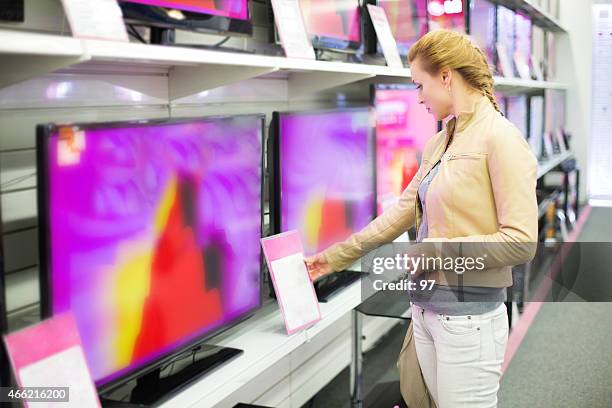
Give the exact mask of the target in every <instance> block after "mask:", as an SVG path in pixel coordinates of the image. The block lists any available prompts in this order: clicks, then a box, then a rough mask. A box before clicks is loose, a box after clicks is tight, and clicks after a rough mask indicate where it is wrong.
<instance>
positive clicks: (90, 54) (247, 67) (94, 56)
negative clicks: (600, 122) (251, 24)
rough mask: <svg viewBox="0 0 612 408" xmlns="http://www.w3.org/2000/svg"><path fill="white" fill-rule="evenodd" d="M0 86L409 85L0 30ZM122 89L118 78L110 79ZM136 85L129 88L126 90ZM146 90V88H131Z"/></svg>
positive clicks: (255, 60)
mask: <svg viewBox="0 0 612 408" xmlns="http://www.w3.org/2000/svg"><path fill="white" fill-rule="evenodd" d="M0 38H3V41H2V43H1V44H0V55H1V56H2V60H3V62H4V63H3V64H2V65H1V66H0V88H1V87H6V86H10V85H13V84H16V83H19V82H22V81H25V80H28V79H32V78H35V77H38V76H41V75H44V74H47V73H52V72H56V71H59V70H62V69H67V68H71V69H76V70H77V71H78V69H80V68H81V69H84V70H85V69H87V67H90V68H91V66H95V67H96V68H97V69H99V70H112V71H113V73H115V74H120V73H122V71H125V72H131V73H133V72H134V71H138V70H143V71H144V70H147V69H151V67H155V68H160V67H162V68H165V69H166V70H167V74H168V79H169V81H168V83H169V84H168V92H167V94H166V93H165V92H164V94H163V95H151V96H154V97H158V98H163V99H166V98H167V99H168V100H169V101H174V100H176V99H180V98H183V97H187V96H191V95H195V94H198V93H200V92H203V91H206V90H209V89H214V88H217V87H220V86H224V85H230V84H232V83H236V82H240V81H243V80H247V79H251V78H256V77H261V76H265V75H270V74H274V75H279V74H280V75H283V76H284V77H285V78H286V79H287V81H288V97H289V99H292V98H298V97H302V96H306V95H309V94H313V93H316V92H320V91H324V90H327V89H333V88H335V87H338V86H342V85H347V84H350V83H354V82H359V81H364V80H367V81H370V82H389V83H398V82H399V83H401V82H410V80H411V77H410V69H408V68H390V67H387V66H383V65H367V64H355V63H343V62H330V61H315V60H301V59H294V58H285V57H274V56H265V55H255V54H243V53H232V52H223V51H211V50H201V49H195V48H186V47H170V46H159V45H148V44H139V43H121V42H113V41H100V40H79V39H75V38H71V37H64V36H58V35H48V34H37V33H28V32H23V31H12V30H0ZM116 77H117V80H118V81H121V85H122V86H126V84H125V83H124V81H123V80H122V78H121V75H116ZM495 82H496V85H497V86H498V87H499V89H500V90H501V91H517V90H519V91H520V90H530V89H534V90H536V89H565V88H566V86H565V85H564V84H560V83H554V82H544V81H531V80H522V79H518V78H501V77H496V78H495ZM136 86H138V85H136V84H134V85H132V87H136ZM136 90H140V91H144V92H151V90H150V89H136Z"/></svg>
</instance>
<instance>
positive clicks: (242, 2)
mask: <svg viewBox="0 0 612 408" xmlns="http://www.w3.org/2000/svg"><path fill="white" fill-rule="evenodd" d="M119 4H120V5H121V8H122V11H123V16H124V18H125V19H126V20H127V21H128V22H137V23H144V24H148V25H151V26H156V27H162V28H180V29H189V30H205V31H214V32H221V33H235V34H248V35H250V34H252V30H253V27H252V24H251V14H250V12H249V3H248V0H119Z"/></svg>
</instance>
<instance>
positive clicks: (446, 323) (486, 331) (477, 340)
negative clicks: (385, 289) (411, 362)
mask: <svg viewBox="0 0 612 408" xmlns="http://www.w3.org/2000/svg"><path fill="white" fill-rule="evenodd" d="M412 321H413V324H414V340H415V346H416V352H417V357H418V359H419V364H420V366H421V371H422V372H423V377H424V379H425V383H426V384H427V388H428V389H429V392H430V393H431V395H432V397H433V399H434V400H435V402H436V405H437V406H438V408H456V407H470V408H475V407H483V408H484V407H487V408H489V407H496V406H497V391H498V390H499V380H500V378H501V366H502V362H503V359H504V354H505V352H506V345H507V343H508V315H507V312H506V305H505V304H503V303H502V305H501V306H500V307H498V308H497V309H495V310H493V311H491V312H487V313H484V314H481V315H471V316H467V315H466V316H446V315H441V314H436V313H433V312H432V311H429V310H424V309H423V308H421V307H419V306H417V305H415V304H413V305H412Z"/></svg>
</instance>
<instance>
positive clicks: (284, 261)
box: [271, 253, 319, 330]
mask: <svg viewBox="0 0 612 408" xmlns="http://www.w3.org/2000/svg"><path fill="white" fill-rule="evenodd" d="M271 266H272V270H273V273H274V280H275V282H276V290H277V293H276V296H277V297H278V299H279V300H280V301H281V302H282V305H283V312H284V314H285V323H286V325H287V329H288V330H293V329H295V328H298V327H301V326H304V325H305V324H308V323H310V322H312V321H314V320H317V319H318V318H319V308H318V300H317V298H316V296H315V294H314V290H313V286H312V281H311V280H310V277H309V275H308V270H307V269H306V265H305V264H304V256H303V255H302V254H301V253H297V254H294V255H290V256H286V257H284V258H280V259H277V260H275V261H272V262H271Z"/></svg>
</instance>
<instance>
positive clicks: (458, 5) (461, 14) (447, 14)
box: [427, 0, 466, 33]
mask: <svg viewBox="0 0 612 408" xmlns="http://www.w3.org/2000/svg"><path fill="white" fill-rule="evenodd" d="M465 4H466V1H465V0H427V13H428V14H429V31H434V30H438V29H447V30H455V31H459V32H462V33H464V32H465Z"/></svg>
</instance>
